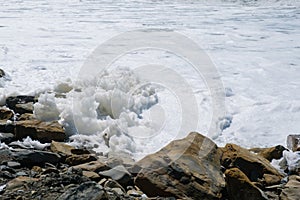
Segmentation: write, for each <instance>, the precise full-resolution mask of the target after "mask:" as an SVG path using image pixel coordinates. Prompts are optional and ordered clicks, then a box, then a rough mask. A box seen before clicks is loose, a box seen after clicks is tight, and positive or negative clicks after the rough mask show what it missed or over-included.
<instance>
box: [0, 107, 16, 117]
mask: <svg viewBox="0 0 300 200" xmlns="http://www.w3.org/2000/svg"><path fill="white" fill-rule="evenodd" d="M13 116H14V113H13V111H11V110H10V109H8V108H4V107H0V120H8V119H12V118H13Z"/></svg>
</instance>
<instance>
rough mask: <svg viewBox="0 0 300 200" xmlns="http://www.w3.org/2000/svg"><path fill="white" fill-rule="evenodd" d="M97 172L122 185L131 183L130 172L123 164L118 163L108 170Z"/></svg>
mask: <svg viewBox="0 0 300 200" xmlns="http://www.w3.org/2000/svg"><path fill="white" fill-rule="evenodd" d="M99 174H100V175H102V176H104V177H107V178H111V179H113V180H115V181H117V182H118V183H120V184H121V185H122V186H124V187H127V186H128V185H130V184H132V183H133V182H132V176H131V174H130V173H129V172H128V171H127V169H126V168H125V167H124V166H123V165H118V166H116V167H114V168H112V169H110V170H106V171H102V172H99Z"/></svg>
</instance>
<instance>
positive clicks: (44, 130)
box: [15, 120, 66, 143]
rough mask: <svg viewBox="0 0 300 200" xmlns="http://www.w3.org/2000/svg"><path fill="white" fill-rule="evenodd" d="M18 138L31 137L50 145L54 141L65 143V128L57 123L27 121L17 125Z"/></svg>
mask: <svg viewBox="0 0 300 200" xmlns="http://www.w3.org/2000/svg"><path fill="white" fill-rule="evenodd" d="M15 134H16V138H17V139H22V138H26V137H27V136H29V137H30V138H31V139H33V140H39V141H40V142H43V143H49V142H51V141H52V140H55V141H61V142H62V141H64V140H65V139H66V134H65V131H64V129H63V127H62V126H61V125H60V124H59V123H58V122H57V121H52V122H42V121H39V120H25V121H18V122H17V123H16V131H15Z"/></svg>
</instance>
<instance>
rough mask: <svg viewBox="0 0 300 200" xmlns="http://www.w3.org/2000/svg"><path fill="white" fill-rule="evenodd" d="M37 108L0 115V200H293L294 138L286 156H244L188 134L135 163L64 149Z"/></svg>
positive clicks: (299, 164)
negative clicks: (38, 114) (36, 110)
mask: <svg viewBox="0 0 300 200" xmlns="http://www.w3.org/2000/svg"><path fill="white" fill-rule="evenodd" d="M36 102H37V98H36V97H33V96H13V97H8V98H6V103H5V106H3V107H0V141H1V143H0V199H3V200H4V199H19V200H21V199H49V200H50V199H51V200H52V199H58V200H67V199H68V200H70V199H71V200H72V199H224V200H225V199H232V200H243V199H245V200H252V199H253V200H258V199H275V200H277V199H283V200H299V199H300V192H299V191H300V152H299V150H300V149H299V146H298V145H299V138H300V137H299V136H297V135H291V136H289V137H288V140H287V141H288V143H287V147H288V148H286V147H283V146H280V145H277V146H274V147H270V148H253V149H245V148H243V147H240V146H238V145H236V144H227V145H226V146H225V147H218V146H217V145H216V144H215V143H214V142H213V141H211V140H210V139H209V138H206V137H205V136H203V135H201V134H199V133H196V132H192V133H190V134H188V136H187V137H185V138H183V139H180V140H175V141H172V142H171V143H169V144H168V145H167V146H165V147H164V148H162V149H161V150H160V151H158V152H156V153H154V154H151V155H148V156H146V157H145V158H143V159H142V160H140V161H138V162H134V161H133V160H132V159H130V157H128V156H127V155H126V154H124V155H123V154H122V153H112V154H109V155H103V154H101V153H96V152H93V151H91V150H87V149H77V148H75V147H72V146H70V145H68V144H66V143H65V142H66V141H67V140H68V137H67V135H66V134H65V131H64V128H63V127H62V126H61V125H60V124H59V123H58V122H57V121H50V122H43V121H40V120H38V119H36V118H35V116H34V114H33V104H34V103H36ZM20 141H23V142H20ZM289 156H294V157H293V158H292V160H289ZM297 159H298V160H297ZM274 163H275V164H274Z"/></svg>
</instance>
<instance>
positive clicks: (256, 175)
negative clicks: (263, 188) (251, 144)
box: [221, 144, 282, 182]
mask: <svg viewBox="0 0 300 200" xmlns="http://www.w3.org/2000/svg"><path fill="white" fill-rule="evenodd" d="M221 149H222V151H223V155H222V157H221V163H222V165H223V166H224V167H225V168H227V169H228V168H233V167H236V168H239V169H240V170H241V171H243V173H244V174H246V176H247V177H248V178H249V179H250V180H251V181H254V182H257V181H258V179H261V178H262V177H263V175H264V174H271V175H276V176H278V177H280V178H282V174H280V173H279V172H278V171H277V170H276V169H275V168H274V167H273V166H272V165H271V164H270V162H269V161H268V160H267V159H265V158H263V157H261V156H259V155H256V154H255V153H252V152H250V151H248V150H247V149H244V148H242V147H240V146H238V145H235V144H227V145H226V146H225V147H224V148H221Z"/></svg>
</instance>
